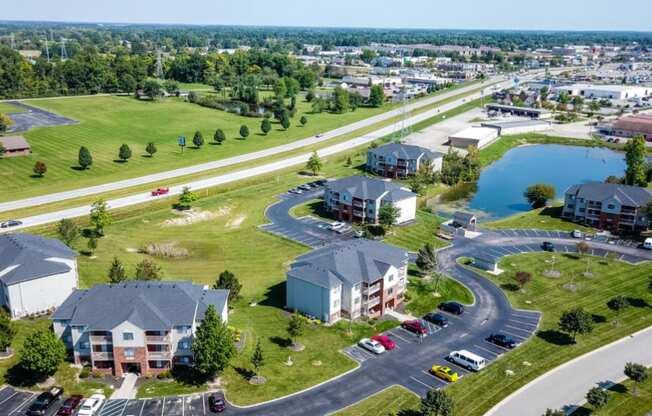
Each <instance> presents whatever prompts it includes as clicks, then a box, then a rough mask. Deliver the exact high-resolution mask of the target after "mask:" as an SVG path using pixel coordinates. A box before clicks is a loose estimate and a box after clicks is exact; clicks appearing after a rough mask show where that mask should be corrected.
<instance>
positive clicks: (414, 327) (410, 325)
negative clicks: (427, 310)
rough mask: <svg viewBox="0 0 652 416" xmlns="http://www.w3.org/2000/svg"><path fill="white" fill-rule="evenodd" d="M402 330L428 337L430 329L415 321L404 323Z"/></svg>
mask: <svg viewBox="0 0 652 416" xmlns="http://www.w3.org/2000/svg"><path fill="white" fill-rule="evenodd" d="M401 328H403V329H405V330H408V331H410V332H414V333H415V334H423V335H428V328H426V326H425V325H424V324H423V323H422V322H421V321H420V320H418V319H415V320H413V321H403V323H402V324H401Z"/></svg>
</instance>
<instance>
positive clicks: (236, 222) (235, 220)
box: [226, 215, 247, 228]
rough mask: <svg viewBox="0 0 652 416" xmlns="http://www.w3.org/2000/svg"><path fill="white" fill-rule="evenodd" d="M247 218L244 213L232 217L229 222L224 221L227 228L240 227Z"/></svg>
mask: <svg viewBox="0 0 652 416" xmlns="http://www.w3.org/2000/svg"><path fill="white" fill-rule="evenodd" d="M246 219H247V216H246V215H238V216H237V217H235V218H233V219H232V220H229V222H227V223H226V227H227V228H240V226H241V225H242V223H243V222H244V220H246Z"/></svg>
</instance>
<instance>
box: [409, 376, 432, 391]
mask: <svg viewBox="0 0 652 416" xmlns="http://www.w3.org/2000/svg"><path fill="white" fill-rule="evenodd" d="M410 378H411V379H412V380H414V381H416V382H417V383H419V384H421V385H422V386H426V387H427V388H429V389H431V388H433V387H434V386H431V385H430V384H426V383H424V382H423V381H421V380H419V379H418V378H414V377H412V376H410Z"/></svg>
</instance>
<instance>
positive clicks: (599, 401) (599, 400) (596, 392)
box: [586, 387, 609, 409]
mask: <svg viewBox="0 0 652 416" xmlns="http://www.w3.org/2000/svg"><path fill="white" fill-rule="evenodd" d="M586 401H587V403H588V404H590V405H591V406H593V408H594V409H601V408H603V407H604V406H605V405H606V404H607V402H608V401H609V394H608V393H607V392H606V391H605V390H604V389H603V388H601V387H593V388H592V389H591V390H589V391H588V392H587V393H586Z"/></svg>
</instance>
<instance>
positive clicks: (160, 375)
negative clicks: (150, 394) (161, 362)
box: [156, 370, 172, 380]
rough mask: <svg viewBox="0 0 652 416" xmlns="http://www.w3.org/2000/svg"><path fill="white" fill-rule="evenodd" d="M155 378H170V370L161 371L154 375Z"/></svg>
mask: <svg viewBox="0 0 652 416" xmlns="http://www.w3.org/2000/svg"><path fill="white" fill-rule="evenodd" d="M156 378H158V379H159V380H165V379H169V378H172V373H170V370H165V371H161V372H160V373H158V374H157V375H156Z"/></svg>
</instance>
